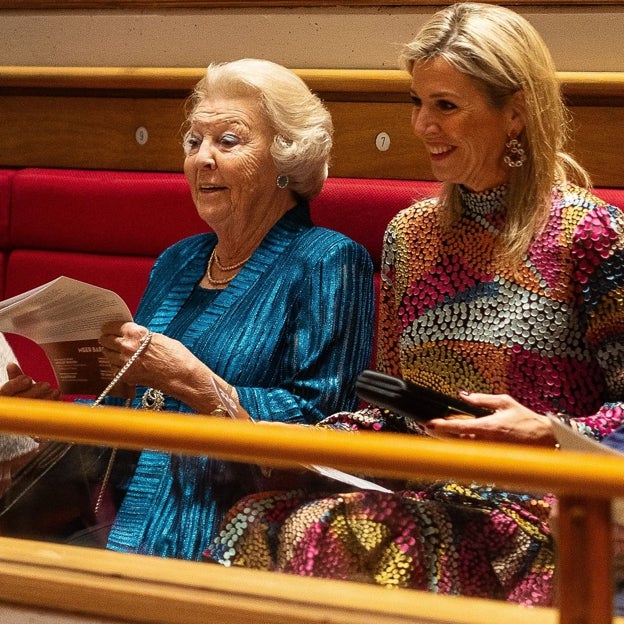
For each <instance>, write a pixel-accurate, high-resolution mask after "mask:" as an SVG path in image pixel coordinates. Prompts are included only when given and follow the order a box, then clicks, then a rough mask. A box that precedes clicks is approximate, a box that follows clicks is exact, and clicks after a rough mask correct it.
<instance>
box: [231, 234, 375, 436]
mask: <svg viewBox="0 0 624 624" xmlns="http://www.w3.org/2000/svg"><path fill="white" fill-rule="evenodd" d="M292 309H293V312H292V314H291V317H290V318H289V319H288V321H287V322H288V323H290V327H289V331H288V332H287V335H288V336H289V338H288V340H289V344H288V346H287V349H286V357H284V358H283V359H282V361H281V362H280V375H279V377H280V382H279V385H276V386H274V387H272V388H259V387H241V386H236V390H237V392H238V396H239V400H240V403H241V405H242V406H243V407H244V408H245V409H246V410H247V411H248V412H249V414H250V415H251V417H252V418H254V419H255V420H266V421H282V422H289V423H305V424H315V423H317V422H319V421H320V420H322V419H323V418H324V417H325V416H326V415H328V414H332V413H334V412H338V411H341V410H351V409H354V408H355V407H356V405H357V397H356V394H355V380H356V378H357V376H358V375H359V374H360V372H361V371H362V370H363V369H364V368H367V367H368V366H369V364H370V359H371V348H372V336H373V329H374V320H373V318H374V295H373V267H372V262H371V259H370V256H369V255H368V252H367V251H366V250H365V249H364V248H363V247H362V246H360V245H358V244H356V243H354V242H352V241H349V240H347V239H341V240H340V241H339V242H338V243H336V244H334V245H333V246H332V247H331V249H330V250H329V251H328V252H327V253H324V254H323V255H322V257H321V258H320V260H319V262H318V264H317V265H315V266H310V267H308V270H307V271H306V277H305V279H304V280H303V283H302V284H301V288H300V290H299V296H298V301H297V302H296V305H294V306H293V308H292Z"/></svg>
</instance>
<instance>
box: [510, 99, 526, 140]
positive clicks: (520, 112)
mask: <svg viewBox="0 0 624 624" xmlns="http://www.w3.org/2000/svg"><path fill="white" fill-rule="evenodd" d="M507 116H508V119H507V123H508V128H507V136H509V137H517V136H518V135H519V134H520V133H521V132H522V131H523V130H524V126H525V124H526V100H525V98H524V91H522V90H520V91H516V92H515V93H514V94H513V95H512V96H511V98H509V101H508V102H507Z"/></svg>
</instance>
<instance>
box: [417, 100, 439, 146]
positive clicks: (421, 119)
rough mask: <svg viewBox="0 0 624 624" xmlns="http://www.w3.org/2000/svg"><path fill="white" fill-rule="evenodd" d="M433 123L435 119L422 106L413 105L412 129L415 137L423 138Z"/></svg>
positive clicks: (432, 126) (434, 123)
mask: <svg viewBox="0 0 624 624" xmlns="http://www.w3.org/2000/svg"><path fill="white" fill-rule="evenodd" d="M435 125H436V122H435V119H434V118H433V116H432V115H431V114H430V113H429V112H428V110H427V109H426V108H425V107H424V106H415V107H414V108H413V109H412V130H413V132H414V134H415V135H416V136H417V137H419V138H423V137H424V136H426V135H427V134H428V133H430V132H431V130H432V129H433V128H434V126H435Z"/></svg>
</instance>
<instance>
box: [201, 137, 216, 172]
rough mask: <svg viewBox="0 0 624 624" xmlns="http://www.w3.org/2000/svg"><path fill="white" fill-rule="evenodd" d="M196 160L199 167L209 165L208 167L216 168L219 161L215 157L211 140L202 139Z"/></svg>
mask: <svg viewBox="0 0 624 624" xmlns="http://www.w3.org/2000/svg"><path fill="white" fill-rule="evenodd" d="M196 162H197V165H198V166H199V167H207V168H208V169H216V168H217V161H216V158H215V150H214V148H213V146H212V145H211V143H210V141H206V140H204V141H202V142H201V145H200V146H199V149H198V150H197V156H196Z"/></svg>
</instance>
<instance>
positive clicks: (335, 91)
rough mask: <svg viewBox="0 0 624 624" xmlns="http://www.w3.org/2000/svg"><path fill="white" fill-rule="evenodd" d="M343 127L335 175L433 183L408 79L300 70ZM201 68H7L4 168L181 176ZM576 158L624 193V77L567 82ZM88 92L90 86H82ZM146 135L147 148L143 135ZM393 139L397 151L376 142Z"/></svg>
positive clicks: (0, 130) (0, 107) (1, 94)
mask: <svg viewBox="0 0 624 624" xmlns="http://www.w3.org/2000/svg"><path fill="white" fill-rule="evenodd" d="M296 71H298V72H299V74H300V75H301V77H302V78H303V79H304V80H306V81H307V82H308V84H309V85H310V87H311V88H312V89H313V90H315V91H316V92H318V93H319V95H320V96H321V97H322V98H323V99H324V100H325V102H326V103H327V106H328V108H329V109H330V111H331V113H332V116H333V119H334V125H335V129H336V131H335V148H334V154H333V164H332V167H331V170H330V175H332V176H352V177H377V178H403V179H410V178H414V179H431V171H430V167H429V162H428V158H427V155H426V153H425V151H424V149H423V148H422V146H421V145H420V143H419V142H418V141H417V140H416V139H415V138H414V137H413V136H412V133H411V128H410V111H411V107H410V104H409V98H408V95H407V91H408V88H409V79H408V77H407V76H406V74H405V73H404V72H400V71H396V70H387V71H382V70H379V71H377V70H370V71H369V70H345V71H342V70H296ZM200 75H201V71H199V70H195V69H192V68H185V69H180V68H178V69H170V70H168V69H165V68H154V69H150V68H99V70H98V71H89V70H88V69H86V68H0V118H1V119H2V123H1V124H0V167H25V166H42V167H77V168H89V169H129V170H152V171H181V169H182V163H183V155H182V149H181V126H182V123H183V121H184V100H185V98H186V96H187V95H188V93H189V92H190V90H191V88H192V86H193V84H194V83H195V82H196V79H197V77H198V76H200ZM561 79H562V84H563V89H564V93H565V94H566V97H567V99H568V102H569V105H570V110H571V112H572V115H573V118H574V125H575V140H574V143H573V152H574V153H575V154H576V155H577V157H578V158H579V160H580V161H581V162H582V164H583V165H584V166H585V167H586V168H587V169H588V170H589V172H590V174H591V175H592V178H593V179H594V183H595V185H596V186H614V187H624V159H623V158H622V156H621V153H622V150H621V146H620V141H621V139H620V138H619V137H622V136H624V72H622V73H621V74H620V73H617V74H614V73H610V74H602V73H599V74H574V73H570V72H568V73H565V74H562V75H561ZM81 85H82V86H81ZM139 128H145V129H146V130H147V136H148V140H147V142H146V143H145V144H139V143H138V142H137V141H136V139H135V133H136V131H137V129H139ZM379 132H386V133H387V134H388V136H389V138H390V148H389V149H388V150H387V151H380V150H379V149H377V147H376V144H375V138H376V137H377V135H378V133H379Z"/></svg>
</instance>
